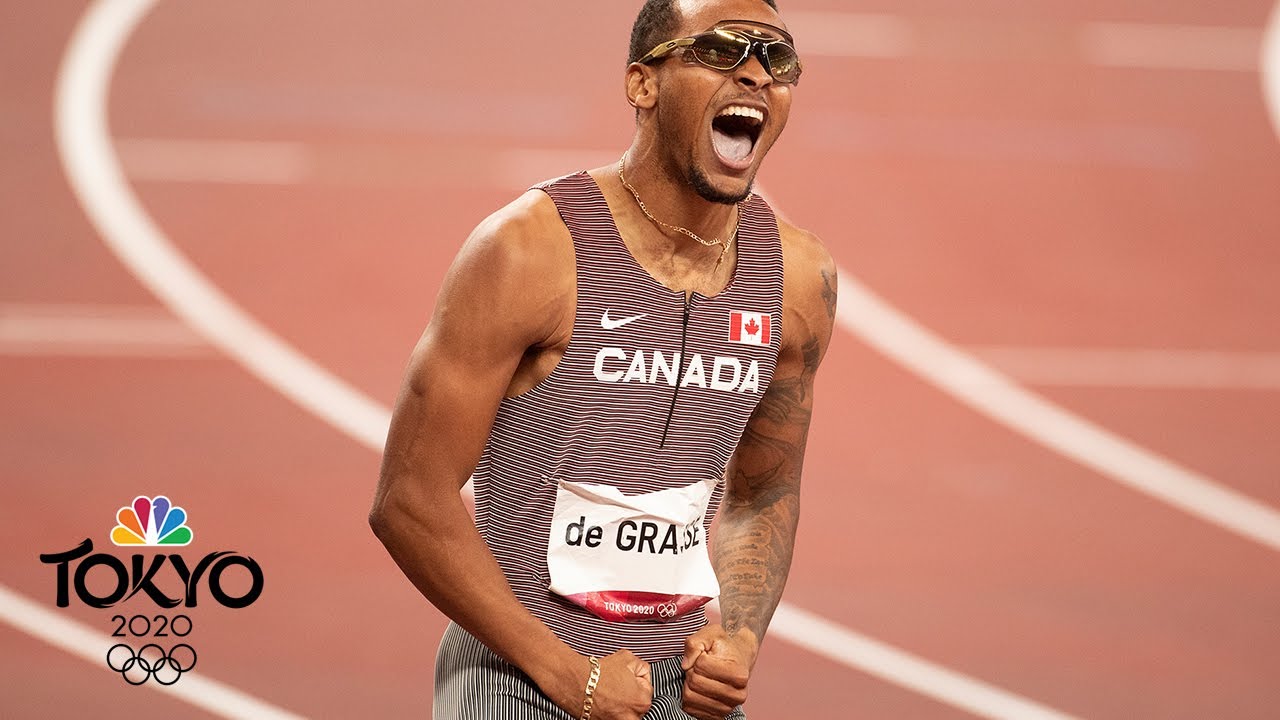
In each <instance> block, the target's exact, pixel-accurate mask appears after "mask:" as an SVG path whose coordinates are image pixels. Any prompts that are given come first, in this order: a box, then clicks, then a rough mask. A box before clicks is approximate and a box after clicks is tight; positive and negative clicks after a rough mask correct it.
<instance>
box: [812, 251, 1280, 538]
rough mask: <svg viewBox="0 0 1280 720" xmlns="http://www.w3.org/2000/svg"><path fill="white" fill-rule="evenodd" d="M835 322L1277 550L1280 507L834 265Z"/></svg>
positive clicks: (1087, 461) (986, 405)
mask: <svg viewBox="0 0 1280 720" xmlns="http://www.w3.org/2000/svg"><path fill="white" fill-rule="evenodd" d="M836 322H838V323H839V324H840V326H841V327H843V328H844V329H846V330H848V331H849V332H851V333H853V334H855V335H857V336H858V337H860V338H862V340H863V342H865V343H867V344H868V345H871V346H872V347H874V348H875V349H877V350H879V351H880V352H881V353H883V354H885V355H887V356H888V357H889V358H891V359H893V360H894V361H895V362H897V363H899V364H900V365H902V366H904V367H906V368H907V369H908V370H910V371H912V372H914V373H915V374H917V375H919V376H920V377H921V378H923V379H924V380H925V381H927V382H929V383H930V384H932V385H935V386H936V387H938V388H939V389H941V390H942V391H943V392H945V393H947V394H948V395H951V396H952V397H954V398H956V399H957V400H959V401H960V402H962V403H964V404H965V405H968V406H969V407H970V408H972V409H974V410H976V411H977V412H979V413H981V414H983V415H986V416H987V417H989V418H991V419H992V420H995V421H996V422H999V423H1000V424H1002V425H1004V426H1005V427H1008V428H1009V429H1011V430H1013V431H1015V432H1017V433H1019V434H1021V435H1023V436H1025V437H1027V438H1029V439H1031V440H1034V441H1035V442H1037V443H1040V444H1041V445H1043V446H1045V447H1047V448H1049V449H1050V450H1053V451H1054V452H1056V453H1059V454H1061V455H1063V456H1065V457H1068V458H1071V459H1072V460H1075V461H1076V462H1077V463H1080V464H1081V465H1084V466H1085V467H1088V468H1091V469H1093V470H1095V471H1097V472H1098V473H1100V474H1102V475H1104V476H1106V477H1109V478H1111V479H1112V480H1115V481H1116V482H1118V483H1120V484H1122V485H1127V486H1128V487H1131V488H1133V489H1134V490H1137V491H1139V492H1143V493H1146V494H1147V495H1150V496H1152V497H1154V498H1156V499H1158V500H1162V501H1164V502H1166V503H1168V504H1170V505H1172V506H1174V507H1176V508H1179V509H1180V510H1183V511H1185V512H1186V513H1188V514H1190V515H1193V516H1195V517H1198V518H1200V519H1202V520H1207V521H1208V522H1211V523H1213V524H1215V525H1218V526H1220V527H1223V528H1226V529H1227V530H1231V531H1232V532H1235V533H1238V534H1239V535H1241V536H1243V537H1245V538H1248V539H1250V540H1253V541H1255V542H1258V543H1261V544H1263V545H1265V546H1267V547H1269V548H1271V549H1273V550H1280V512H1277V511H1276V510H1275V509H1274V508H1272V507H1270V506H1268V505H1265V504H1263V503H1261V502H1258V501H1257V500H1254V499H1252V498H1249V497H1246V496H1245V495H1242V494H1241V493H1238V492H1236V491H1234V490H1230V489H1228V488H1225V487H1223V486H1221V485H1218V484H1217V483H1215V482H1213V481H1212V480H1210V479H1209V478H1207V477H1205V476H1203V475H1200V474H1198V473H1194V472H1192V471H1190V470H1187V469H1185V468H1182V467H1180V466H1178V465H1177V464H1175V463H1174V462H1172V461H1171V460H1168V459H1166V458H1163V457H1161V456H1160V455H1157V454H1156V453H1153V452H1151V451H1149V450H1146V449H1144V448H1142V447H1139V446H1138V445H1136V444H1134V443H1132V442H1130V441H1128V440H1125V439H1124V438H1122V437H1120V436H1119V435H1116V434H1115V433H1112V432H1110V431H1108V430H1106V429H1104V428H1102V427H1100V426H1098V425H1096V424H1094V423H1091V422H1089V421H1088V420H1085V419H1084V418H1081V417H1079V416H1076V415H1073V414H1071V413H1070V412H1067V411H1066V410H1064V409H1062V408H1060V407H1058V406H1057V405H1054V404H1053V403H1051V402H1049V401H1048V400H1046V399H1044V398H1042V397H1040V396H1039V395H1037V394H1035V393H1033V392H1031V391H1029V390H1027V389H1025V388H1023V387H1021V386H1020V385H1018V384H1017V383H1015V382H1013V381H1012V380H1010V379H1008V378H1006V377H1005V376H1003V375H1001V374H1000V373H998V372H996V371H995V370H992V369H991V368H990V367H988V366H986V365H984V364H982V363H981V362H979V361H978V360H976V359H974V358H973V357H972V356H970V355H968V354H966V353H964V352H961V351H960V350H957V349H956V348H955V347H953V346H951V345H950V344H948V343H947V342H946V341H944V340H943V339H941V338H940V337H938V336H937V335H935V334H934V333H932V332H930V331H929V330H928V329H926V328H925V327H923V326H922V325H920V324H919V323H917V322H915V321H914V320H912V319H911V318H909V317H907V316H906V315H904V314H903V313H902V312H900V311H899V310H897V309H896V308H894V307H892V306H890V305H889V304H888V303H886V302H885V301H884V300H882V299H880V298H879V297H878V296H877V295H876V294H875V293H873V292H871V290H869V289H868V288H867V287H866V286H864V285H862V284H861V283H859V282H858V281H857V280H855V279H854V278H853V277H851V276H849V275H848V274H846V273H843V272H841V273H840V309H839V311H838V312H837V314H836Z"/></svg>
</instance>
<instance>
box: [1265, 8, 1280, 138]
mask: <svg viewBox="0 0 1280 720" xmlns="http://www.w3.org/2000/svg"><path fill="white" fill-rule="evenodd" d="M1261 55H1262V60H1261V63H1262V97H1263V100H1265V101H1266V105H1267V114H1268V115H1269V116H1270V118H1271V127H1272V128H1274V129H1275V131H1276V137H1277V138H1280V2H1277V3H1276V6H1275V7H1274V8H1272V9H1271V19H1270V20H1268V21H1267V30H1266V34H1265V35H1264V36H1263V40H1262V53H1261Z"/></svg>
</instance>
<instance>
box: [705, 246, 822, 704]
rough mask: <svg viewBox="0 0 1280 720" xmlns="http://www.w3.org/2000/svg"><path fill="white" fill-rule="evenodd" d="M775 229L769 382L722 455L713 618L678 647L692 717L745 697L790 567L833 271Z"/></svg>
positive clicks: (813, 250) (814, 251)
mask: <svg viewBox="0 0 1280 720" xmlns="http://www.w3.org/2000/svg"><path fill="white" fill-rule="evenodd" d="M788 235H790V236H791V237H790V238H788ZM783 238H784V252H785V253H786V256H785V257H786V263H787V270H786V277H785V279H784V305H785V308H784V319H783V327H782V330H783V346H782V348H781V351H780V353H779V357H778V365H777V368H776V369H775V371H774V376H773V381H772V382H771V383H770V385H769V389H768V390H767V391H766V392H765V395H764V397H763V398H761V400H760V404H759V405H758V406H757V407H756V410H755V412H754V413H753V414H752V416H751V419H750V420H749V421H748V423H747V428H746V431H745V432H744V433H743V436H742V439H741V441H740V442H739V444H738V448H737V451H736V452H735V453H734V457H733V460H732V461H731V462H730V464H729V470H728V474H727V483H728V484H727V486H726V491H725V496H724V502H723V505H722V507H721V510H720V515H719V520H718V522H719V526H718V528H717V534H716V536H715V540H714V542H713V543H712V547H713V551H714V556H713V563H714V565H715V568H716V574H717V576H718V577H719V579H720V612H721V616H722V621H721V625H722V627H721V628H716V627H714V626H713V627H710V628H709V629H708V630H707V631H706V635H705V636H704V637H703V638H698V639H696V640H694V643H693V645H694V646H693V647H691V648H689V649H688V650H687V651H686V658H685V666H686V667H687V668H691V670H692V671H691V672H690V673H689V676H688V678H687V679H686V686H685V709H686V711H688V712H690V713H691V714H693V715H695V716H696V717H708V718H710V717H719V718H723V717H724V716H725V714H726V713H727V711H728V710H729V709H730V708H732V707H733V706H734V705H736V704H738V703H741V702H742V701H743V700H745V697H746V684H747V679H748V677H749V676H750V672H751V668H752V667H753V666H754V665H755V660H756V657H757V655H758V653H759V648H760V643H761V642H762V641H763V639H764V634H765V631H766V630H767V629H768V627H769V621H770V619H771V618H772V617H773V612H774V610H775V609H776V608H777V606H778V601H779V600H780V599H781V597H782V589H783V586H784V585H786V582H787V574H788V572H789V571H790V569H791V555H792V549H793V547H794V544H795V535H796V527H797V525H798V523H799V519H800V473H801V468H802V466H803V464H804V451H805V443H806V441H807V439H808V432H809V420H810V417H811V415H812V410H813V381H814V376H815V375H816V373H817V371H818V365H819V364H820V363H821V361H822V357H823V355H824V353H825V352H826V349H827V344H828V342H829V341H830V339H831V329H832V323H833V321H834V318H835V298H836V295H835V293H836V271H835V266H834V264H833V263H832V262H831V258H830V256H829V255H828V254H827V253H826V251H825V250H824V249H823V248H822V246H821V244H820V243H819V242H818V240H817V238H814V237H813V236H812V235H809V234H808V233H804V232H802V231H798V230H795V229H794V228H784V234H783ZM788 239H790V241H791V242H790V243H787V242H785V241H787V240H788ZM695 638H697V636H695ZM721 643H722V644H723V646H722V645H720V644H721Z"/></svg>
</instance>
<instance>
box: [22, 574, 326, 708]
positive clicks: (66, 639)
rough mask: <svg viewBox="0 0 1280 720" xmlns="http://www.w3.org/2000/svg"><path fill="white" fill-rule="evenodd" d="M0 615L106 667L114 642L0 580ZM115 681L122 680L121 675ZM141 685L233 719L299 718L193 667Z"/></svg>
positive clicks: (48, 641)
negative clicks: (175, 677) (169, 680)
mask: <svg viewBox="0 0 1280 720" xmlns="http://www.w3.org/2000/svg"><path fill="white" fill-rule="evenodd" d="M0 617H3V618H4V619H5V620H7V621H8V622H9V623H10V624H12V625H15V626H17V627H18V628H19V629H20V630H23V631H25V632H27V633H29V634H31V635H34V636H35V637H37V638H39V639H41V640H43V641H45V642H47V643H49V644H50V645H52V646H54V647H56V648H58V649H60V650H64V651H66V652H68V653H70V654H71V655H74V656H75V657H78V658H80V659H82V660H85V661H87V662H90V663H93V664H94V665H97V666H98V667H100V668H106V664H107V651H108V650H109V649H110V648H111V646H112V645H114V644H115V643H116V641H115V640H113V639H112V638H110V637H108V636H107V635H103V634H102V633H101V632H99V631H96V630H94V629H92V628H90V627H89V626H87V625H85V624H83V623H81V622H78V621H76V620H69V619H68V618H66V617H65V616H64V615H62V614H61V613H57V612H53V611H51V610H47V609H46V608H44V607H43V606H42V605H40V604H39V603H35V602H32V601H31V600H28V599H26V598H24V597H22V596H21V595H19V594H17V593H15V592H13V591H12V590H10V589H8V588H6V587H5V586H3V585H0ZM121 682H124V681H123V680H121ZM146 687H149V688H151V689H152V690H155V691H157V692H162V693H165V694H167V695H173V696H175V697H177V698H178V699H180V700H184V701H186V702H188V703H190V704H192V705H195V706H196V707H199V708H202V709H204V710H207V711H209V712H210V713H213V714H214V715H217V716H220V717H225V718H235V719H236V720H301V716H299V715H294V714H293V713H291V712H288V711H286V710H281V709H280V708H278V707H275V706H274V705H270V704H268V703H264V702H262V701H261V700H258V699H257V698H255V697H252V696H250V695H246V694H245V693H243V692H241V691H239V690H237V689H235V688H233V687H231V686H229V685H226V684H224V683H221V682H218V681H217V680H213V679H211V678H209V677H206V676H205V675H204V674H203V673H201V672H200V671H199V670H192V671H191V672H190V673H184V674H183V676H182V680H181V682H177V683H174V684H173V685H169V686H167V687H166V686H164V685H161V684H159V683H154V682H149V683H146Z"/></svg>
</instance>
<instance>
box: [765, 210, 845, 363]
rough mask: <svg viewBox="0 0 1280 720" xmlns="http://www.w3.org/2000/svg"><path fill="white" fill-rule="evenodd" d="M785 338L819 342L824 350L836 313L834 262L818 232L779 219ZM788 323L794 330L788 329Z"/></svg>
mask: <svg viewBox="0 0 1280 720" xmlns="http://www.w3.org/2000/svg"><path fill="white" fill-rule="evenodd" d="M778 231H779V234H780V235H781V237H782V258H783V268H784V270H783V291H782V294H783V310H784V314H785V317H784V318H783V338H784V342H788V341H791V342H795V343H801V344H805V343H810V342H812V341H814V340H816V341H817V342H818V344H819V345H820V347H821V349H822V350H823V351H825V349H826V345H827V342H828V341H829V339H830V337H831V328H832V325H833V323H834V322H835V314H836V264H835V261H834V260H833V259H832V258H831V253H830V252H828V251H827V248H826V246H825V245H824V244H823V243H822V239H821V238H819V237H818V236H817V235H815V234H813V233H811V232H809V231H808V230H804V229H801V228H798V227H796V226H794V225H792V224H791V223H789V222H787V221H785V220H782V219H779V220H778ZM788 327H790V328H792V329H794V330H795V332H789V331H788Z"/></svg>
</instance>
